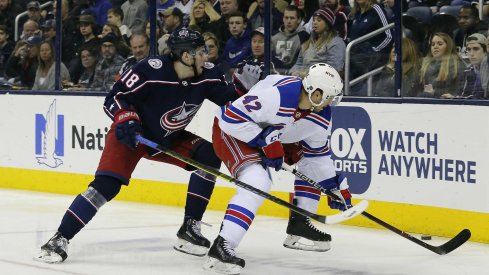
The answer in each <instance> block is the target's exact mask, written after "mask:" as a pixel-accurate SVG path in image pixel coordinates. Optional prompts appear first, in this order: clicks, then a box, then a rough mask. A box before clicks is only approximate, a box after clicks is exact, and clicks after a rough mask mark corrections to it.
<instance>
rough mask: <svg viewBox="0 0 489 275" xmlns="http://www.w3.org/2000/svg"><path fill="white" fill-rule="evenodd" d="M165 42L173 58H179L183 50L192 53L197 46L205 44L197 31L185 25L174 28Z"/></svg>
mask: <svg viewBox="0 0 489 275" xmlns="http://www.w3.org/2000/svg"><path fill="white" fill-rule="evenodd" d="M166 43H167V45H168V48H169V49H170V51H171V53H172V55H173V57H174V58H179V57H180V56H181V55H182V53H183V52H188V53H190V54H192V55H194V54H195V50H196V49H197V48H199V47H203V46H205V42H204V38H203V37H202V35H201V34H200V33H199V32H197V31H193V30H189V29H187V28H185V27H184V28H179V29H177V30H175V31H174V32H173V33H172V34H171V35H170V37H169V38H168V41H167V42H166Z"/></svg>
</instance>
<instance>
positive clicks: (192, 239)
mask: <svg viewBox="0 0 489 275" xmlns="http://www.w3.org/2000/svg"><path fill="white" fill-rule="evenodd" d="M200 225H201V221H196V220H194V219H192V218H188V217H186V218H185V219H184V221H183V224H182V226H181V227H180V229H179V230H178V232H177V237H178V240H177V242H176V243H175V245H173V248H175V250H178V251H180V252H183V253H187V254H190V255H195V256H200V257H201V256H205V254H206V253H207V250H208V249H209V247H210V246H211V242H210V241H209V240H208V239H206V238H205V237H204V236H203V235H202V233H200Z"/></svg>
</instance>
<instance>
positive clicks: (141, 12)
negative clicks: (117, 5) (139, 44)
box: [121, 0, 148, 32]
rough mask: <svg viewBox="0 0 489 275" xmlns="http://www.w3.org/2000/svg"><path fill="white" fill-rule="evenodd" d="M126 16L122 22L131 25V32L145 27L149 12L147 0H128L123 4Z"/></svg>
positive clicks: (122, 7) (123, 11)
mask: <svg viewBox="0 0 489 275" xmlns="http://www.w3.org/2000/svg"><path fill="white" fill-rule="evenodd" d="M121 9H122V13H123V14H124V18H123V19H122V24H123V25H126V26H128V27H129V29H130V30H131V32H135V31H138V30H139V31H140V30H142V29H143V28H144V22H146V17H147V14H148V4H147V3H146V0H127V1H126V2H124V4H122V6H121Z"/></svg>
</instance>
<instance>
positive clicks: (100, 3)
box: [90, 0, 112, 26]
mask: <svg viewBox="0 0 489 275" xmlns="http://www.w3.org/2000/svg"><path fill="white" fill-rule="evenodd" d="M90 2H92V5H91V6H90V10H91V11H92V13H93V15H94V16H95V19H96V21H97V25H98V26H103V25H104V24H105V23H107V12H108V10H109V9H110V8H112V4H111V3H110V1H109V0H91V1H90Z"/></svg>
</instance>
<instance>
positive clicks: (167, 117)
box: [160, 102, 201, 137]
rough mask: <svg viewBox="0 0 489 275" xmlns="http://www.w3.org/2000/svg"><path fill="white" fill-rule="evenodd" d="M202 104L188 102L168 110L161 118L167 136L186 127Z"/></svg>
mask: <svg viewBox="0 0 489 275" xmlns="http://www.w3.org/2000/svg"><path fill="white" fill-rule="evenodd" d="M200 106H201V104H199V105H195V104H187V103H186V102H183V104H182V106H180V107H177V108H175V109H172V110H170V111H168V112H166V113H165V114H164V115H163V116H162V117H161V119H160V125H161V127H162V128H163V129H165V130H166V134H165V137H166V136H168V135H170V134H171V133H173V132H175V131H178V130H181V129H184V128H185V127H186V126H187V125H188V124H189V123H190V121H191V120H192V118H193V117H194V116H195V114H196V113H197V111H198V110H199V109H200Z"/></svg>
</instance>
